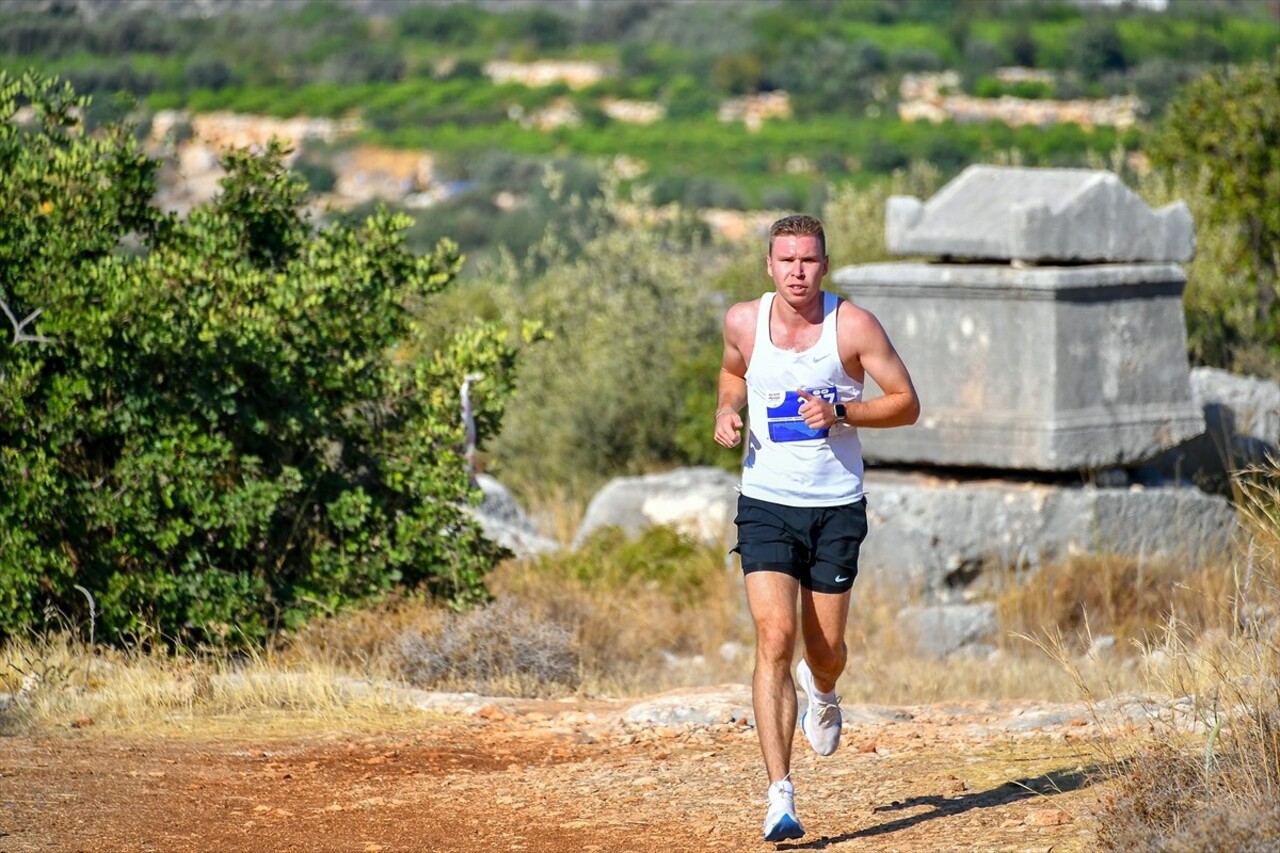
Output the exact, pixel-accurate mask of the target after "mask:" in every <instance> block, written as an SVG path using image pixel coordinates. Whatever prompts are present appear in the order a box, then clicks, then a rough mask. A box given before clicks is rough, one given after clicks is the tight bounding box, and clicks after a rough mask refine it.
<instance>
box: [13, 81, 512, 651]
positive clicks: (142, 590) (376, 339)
mask: <svg viewBox="0 0 1280 853" xmlns="http://www.w3.org/2000/svg"><path fill="white" fill-rule="evenodd" d="M19 103H28V104H30V105H31V106H32V107H33V108H34V110H35V121H34V122H33V123H31V124H29V125H20V124H19V123H18V122H16V121H15V120H14V117H15V112H16V108H17V105H18V104H19ZM84 105H85V100H84V99H83V98H80V97H78V96H77V95H76V94H75V93H74V91H73V90H72V89H71V88H70V87H69V86H65V85H63V86H59V85H57V84H56V83H55V82H53V81H49V80H42V79H38V78H34V77H27V78H24V79H23V80H21V81H13V80H11V79H9V78H7V77H3V76H0V302H2V303H3V305H4V307H5V310H6V312H7V314H8V315H9V317H10V319H9V324H10V326H11V330H12V332H13V339H12V341H7V342H5V343H4V344H3V345H0V377H3V385H4V387H5V390H6V393H5V396H4V399H3V400H2V401H0V460H2V461H0V636H4V635H13V634H15V633H18V632H21V631H23V630H26V629H28V628H31V627H33V626H38V625H39V624H40V623H41V619H42V615H43V614H44V613H45V612H46V609H47V608H53V609H55V610H57V611H61V612H63V613H78V612H80V611H81V608H82V607H83V604H84V602H83V599H82V598H81V596H80V593H79V592H77V591H76V589H75V587H76V586H83V587H85V588H86V589H88V590H90V591H91V592H92V593H93V594H94V596H95V597H96V599H97V602H98V606H99V619H100V624H99V634H100V636H104V637H105V638H107V639H112V640H119V639H121V638H122V637H125V636H136V635H138V634H142V633H150V632H156V633H158V634H159V635H160V636H162V637H164V638H165V639H166V640H168V641H171V642H203V641H214V640H221V641H223V642H227V643H229V644H249V643H254V642H258V641H260V640H261V639H263V638H264V637H265V636H266V635H267V634H268V633H269V632H271V631H274V630H276V629H279V628H282V627H283V628H290V627H295V626H297V625H299V624H301V622H302V621H304V620H305V619H306V618H307V617H308V616H309V615H311V614H313V613H316V612H320V611H333V610H335V609H337V608H340V607H342V606H344V605H346V604H348V603H352V602H359V601H362V600H366V599H370V598H373V597H377V596H380V595H382V594H384V593H386V592H388V591H389V590H391V589H392V588H394V587H401V586H403V587H408V588H411V589H418V590H422V591H424V592H427V593H430V594H432V595H436V596H439V597H441V598H442V599H445V600H449V601H452V602H456V603H462V602H467V601H474V600H477V599H480V598H483V597H484V595H485V590H484V580H483V578H484V573H485V572H486V571H487V569H488V568H489V566H491V565H492V563H493V562H494V561H495V559H497V558H498V557H499V556H500V550H499V549H498V548H497V547H496V546H494V545H493V544H491V543H489V542H487V541H486V540H484V539H483V537H482V536H481V534H480V532H479V530H478V528H476V527H475V525H474V524H473V523H472V522H470V521H469V520H468V519H467V517H466V516H465V515H464V514H463V513H462V511H461V509H460V508H459V504H460V503H461V502H463V501H465V500H466V499H467V498H468V497H469V496H471V494H472V488H471V484H470V480H469V477H468V475H467V472H466V468H465V465H464V464H463V449H464V435H463V430H462V425H461V423H460V416H459V404H458V387H459V385H460V384H461V382H462V379H463V377H464V376H466V375H468V374H476V373H478V374H481V375H482V377H483V378H481V379H480V380H479V381H478V382H476V383H475V384H474V385H473V386H472V392H473V393H472V396H473V404H474V406H475V409H476V414H477V425H478V434H479V437H480V439H481V440H483V439H484V438H485V437H486V436H489V435H492V434H493V433H494V432H496V430H497V428H498V425H499V413H500V412H501V410H502V405H503V401H504V399H505V398H506V397H507V396H508V395H509V394H510V392H511V390H512V386H511V378H512V371H513V368H514V359H515V351H514V348H513V346H512V345H511V344H509V343H508V341H507V336H506V334H505V333H504V332H503V331H501V330H500V329H499V328H498V327H496V326H493V325H489V326H484V325H479V326H467V327H462V328H458V329H454V330H453V334H452V335H451V336H447V337H445V338H443V339H441V340H440V341H438V342H437V343H436V345H432V346H428V345H427V340H426V333H425V327H424V326H423V325H422V323H421V322H419V321H418V320H417V319H416V316H417V314H418V313H422V312H427V311H428V310H429V308H428V306H429V305H430V303H431V301H432V300H433V298H434V297H435V296H436V295H437V294H439V293H440V292H441V291H442V290H444V289H445V288H446V287H448V286H449V284H450V282H451V281H452V280H453V279H454V277H455V275H456V272H457V269H458V265H459V263H460V259H459V257H458V255H457V252H456V248H455V247H454V246H453V245H451V244H449V243H447V242H445V243H441V245H440V246H439V247H438V248H437V249H436V251H435V252H434V253H432V254H431V255H429V256H417V255H414V254H413V253H411V252H410V251H408V250H407V249H406V247H405V241H404V230H405V228H406V226H407V225H408V224H409V222H408V220H407V219H405V218H403V217H399V216H388V215H375V216H372V217H370V218H369V219H368V220H366V221H365V222H364V223H362V224H360V225H359V226H355V227H351V226H345V225H335V226H330V227H326V228H322V229H318V230H317V229H315V228H314V227H313V225H312V224H311V223H310V222H308V221H306V220H305V219H303V218H301V217H300V215H299V214H298V212H297V211H298V207H299V204H300V202H301V201H302V199H303V196H304V193H305V189H306V188H305V185H304V184H302V183H300V182H299V181H298V180H297V179H296V178H295V177H294V176H292V175H291V173H289V172H288V171H287V170H286V169H285V168H284V166H283V164H282V157H283V151H282V150H281V149H280V148H279V147H277V146H273V147H272V148H271V149H270V150H269V151H268V152H266V154H264V155H263V156H262V157H255V156H250V155H248V154H243V153H237V154H232V155H229V156H228V158H227V159H226V161H225V166H226V167H227V170H228V176H227V178H226V179H224V181H223V191H222V193H221V195H220V196H219V197H217V198H216V199H215V200H214V201H213V202H211V203H209V204H208V205H205V206H201V207H197V208H196V209H194V210H193V211H192V212H191V213H190V215H189V217H188V218H187V219H186V220H184V221H179V220H176V219H173V218H171V217H166V216H163V215H161V214H160V213H158V212H157V211H156V210H155V209H154V208H152V207H150V204H149V202H150V200H151V196H152V193H153V191H154V188H155V170H156V164H155V163H154V162H153V161H151V160H149V159H148V158H147V157H145V156H144V155H143V154H142V153H141V152H140V151H139V149H138V147H137V143H136V142H135V141H134V139H133V136H132V135H131V134H130V133H129V130H128V128H125V127H122V126H114V127H110V128H107V129H106V130H105V131H104V132H102V133H99V134H94V135H86V134H84V133H83V132H82V129H81V128H79V127H78V126H77V123H76V120H75V118H74V114H75V111H76V110H77V109H81V108H83V106H84Z"/></svg>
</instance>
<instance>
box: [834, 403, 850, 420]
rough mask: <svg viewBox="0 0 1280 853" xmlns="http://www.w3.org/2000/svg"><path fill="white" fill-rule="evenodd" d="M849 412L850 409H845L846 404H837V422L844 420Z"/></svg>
mask: <svg viewBox="0 0 1280 853" xmlns="http://www.w3.org/2000/svg"><path fill="white" fill-rule="evenodd" d="M847 411H848V409H846V408H845V406H844V403H836V420H838V421H842V420H844V416H845V413H846V412H847Z"/></svg>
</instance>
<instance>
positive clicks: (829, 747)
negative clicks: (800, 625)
mask: <svg viewBox="0 0 1280 853" xmlns="http://www.w3.org/2000/svg"><path fill="white" fill-rule="evenodd" d="M796 679H797V680H798V681H799V682H800V686H801V687H803V688H804V692H805V696H807V697H808V698H809V707H807V708H805V709H804V713H803V714H801V715H800V731H802V732H804V736H805V737H807V738H808V739H809V745H810V746H812V747H813V751H814V752H816V753H818V755H830V754H831V753H833V752H835V751H836V747H838V746H839V745H840V727H841V726H843V725H844V717H842V716H841V714H840V697H838V696H837V697H836V701H834V702H823V701H822V700H821V699H819V698H818V695H817V694H818V690H817V688H816V687H814V686H813V672H812V671H811V670H810V669H809V664H808V663H807V662H806V661H805V659H804V658H800V663H799V664H798V665H797V666H796Z"/></svg>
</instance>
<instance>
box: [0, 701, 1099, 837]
mask: <svg viewBox="0 0 1280 853" xmlns="http://www.w3.org/2000/svg"><path fill="white" fill-rule="evenodd" d="M689 695H690V701H691V702H694V701H696V692H690V694H689ZM632 705H634V703H631V704H630V705H629V704H628V703H610V702H595V703H577V702H575V703H537V702H526V703H515V702H506V703H503V704H501V705H494V704H488V705H484V706H483V707H480V708H478V709H473V710H472V711H470V712H469V713H466V714H429V715H424V719H423V723H422V725H421V726H420V727H418V728H416V729H414V730H412V731H397V732H391V733H385V734H380V735H377V736H369V735H352V734H343V733H338V732H298V733H297V734H296V735H293V736H289V737H274V736H273V737H254V738H249V737H245V738H230V739H229V738H218V739H209V738H197V737H189V736H186V737H169V738H163V739H161V738H153V739H137V738H130V739H122V738H108V737H102V736H93V735H85V736H79V737H77V736H71V737H64V736H59V737H54V738H28V737H10V738H4V739H0V851H4V853H17V851H22V853H28V851H40V853H62V852H63V851H163V853H187V852H188V851H190V852H191V853H196V851H198V852H199V853H207V851H254V853H259V851H343V853H348V851H350V853H391V851H460V852H462V853H480V851H485V853H488V851H507V850H512V851H528V853H543V852H545V853H621V851H636V852H637V853H639V851H651V850H652V851H657V850H661V851H676V853H683V851H689V852H690V853H692V851H707V850H729V851H737V850H760V849H763V850H768V849H779V850H831V851H864V850H876V851H909V852H911V851H919V853H923V851H930V853H933V851H951V850H955V851H961V850H972V851H984V853H986V851H1049V850H1052V851H1059V852H1060V851H1072V850H1088V849H1090V848H1091V846H1092V844H1091V838H1092V829H1091V820H1090V815H1091V813H1092V812H1094V811H1096V809H1097V805H1098V800H1099V798H1100V796H1102V794H1103V791H1104V788H1105V785H1101V784H1097V782H1096V775H1095V773H1094V771H1095V770H1096V767H1095V766H1093V765H1092V759H1090V758H1089V757H1088V756H1089V754H1090V752H1091V750H1090V749H1089V743H1090V742H1091V741H1092V739H1093V738H1094V734H1093V729H1094V727H1093V725H1092V723H1090V722H1089V721H1088V720H1087V719H1085V718H1083V717H1081V716H1077V715H1075V714H1074V711H1073V709H1070V708H1065V707H1062V706H1044V705H1028V704H1026V703H1021V704H1017V703H987V704H971V705H958V704H957V705H948V706H929V707H914V708H903V709H885V708H875V707H871V706H862V707H858V706H854V707H847V708H846V709H845V711H846V720H847V721H848V722H847V723H846V729H845V737H844V741H843V743H842V746H841V748H840V750H839V751H838V752H837V753H836V754H835V755H833V756H831V757H829V758H819V757H818V756H816V755H814V754H812V753H811V752H809V751H808V748H807V745H806V744H805V743H804V741H803V737H799V738H798V741H797V748H796V758H795V762H794V768H793V778H794V779H795V782H796V789H797V794H796V804H797V809H798V811H799V813H800V817H801V820H802V821H803V822H804V825H805V828H806V830H807V831H808V834H807V835H806V836H805V837H804V838H803V839H800V840H799V841H794V842H785V843H782V844H777V845H773V844H766V843H764V842H763V841H761V840H760V834H759V833H760V823H761V821H762V819H763V816H764V803H763V793H764V779H763V776H762V771H761V769H760V760H759V751H758V748H757V745H756V740H755V733H754V731H753V730H752V729H751V728H750V727H749V726H746V725H744V724H742V723H741V722H733V721H728V720H726V721H724V722H720V723H716V724H713V725H696V726H695V725H687V724H686V725H661V724H652V723H650V724H643V725H637V724H632V723H628V722H626V721H625V720H624V719H623V714H624V712H625V711H626V710H627V709H628V708H629V707H631V706H632ZM1018 720H1023V721H1025V724H1024V725H1019V724H1017V721H1018ZM1011 721H1013V722H1012V723H1011Z"/></svg>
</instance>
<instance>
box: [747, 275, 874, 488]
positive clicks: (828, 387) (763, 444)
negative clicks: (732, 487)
mask: <svg viewBox="0 0 1280 853" xmlns="http://www.w3.org/2000/svg"><path fill="white" fill-rule="evenodd" d="M773 297H774V294H773V293H766V294H764V295H763V296H761V297H760V316H759V318H758V319H757V320H756V340H755V347H754V349H753V350H752V353H751V363H750V364H749V365H748V366H747V376H746V379H747V418H748V423H749V424H750V430H749V431H748V433H747V458H746V461H745V462H744V463H743V468H742V494H744V495H746V496H747V497H749V498H756V499H758V500H763V501H770V502H772V503H780V504H787V505H788V506H839V505H841V504H848V503H853V502H854V501H857V500H858V499H860V498H861V497H862V470H863V469H862V442H861V441H860V440H859V438H858V430H857V428H856V427H851V426H848V425H845V424H836V425H835V426H834V427H832V428H831V429H830V430H829V431H828V430H820V431H814V430H810V429H809V428H808V427H807V426H806V425H805V422H804V421H803V420H801V418H800V416H799V413H798V410H799V408H800V404H801V403H802V402H803V400H802V399H801V398H800V396H799V395H798V394H796V389H798V388H804V389H805V390H806V391H809V392H810V393H811V394H814V395H815V396H818V397H823V398H824V399H827V400H830V401H831V402H833V403H834V402H842V403H843V402H850V401H856V400H861V399H862V383H861V382H858V381H857V380H856V379H854V378H853V377H852V376H850V375H849V374H848V373H846V372H845V369H844V364H843V363H842V362H841V360H840V351H839V349H838V348H837V347H836V306H837V305H838V304H839V303H840V298H839V297H838V296H836V295H835V294H834V293H825V292H824V293H823V294H822V297H823V301H822V335H821V336H820V337H819V338H818V342H817V343H816V344H814V345H813V346H811V347H810V348H809V349H807V350H805V351H804V352H791V351H789V350H782V349H778V348H777V347H775V346H774V345H773V339H772V337H771V336H770V334H769V317H770V313H771V311H772V309H773ZM828 433H829V434H828Z"/></svg>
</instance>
